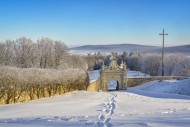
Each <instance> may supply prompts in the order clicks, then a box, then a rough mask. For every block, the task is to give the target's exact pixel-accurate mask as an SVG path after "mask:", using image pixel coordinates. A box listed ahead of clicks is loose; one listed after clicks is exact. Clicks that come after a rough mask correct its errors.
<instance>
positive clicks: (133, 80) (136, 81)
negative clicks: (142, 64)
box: [127, 76, 180, 87]
mask: <svg viewBox="0 0 190 127" xmlns="http://www.w3.org/2000/svg"><path fill="white" fill-rule="evenodd" d="M178 78H180V77H176V76H173V77H172V76H167V77H162V76H154V77H138V78H132V77H131V78H130V77H128V78H127V87H133V86H136V85H140V84H143V83H146V82H150V81H155V80H173V79H178Z"/></svg>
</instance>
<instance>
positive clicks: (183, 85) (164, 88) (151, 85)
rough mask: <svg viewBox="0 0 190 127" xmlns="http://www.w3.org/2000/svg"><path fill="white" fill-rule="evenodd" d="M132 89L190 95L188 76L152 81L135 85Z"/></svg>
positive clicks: (189, 79)
mask: <svg viewBox="0 0 190 127" xmlns="http://www.w3.org/2000/svg"><path fill="white" fill-rule="evenodd" d="M133 89H139V90H145V91H151V92H157V93H173V94H182V95H189V96H190V78H188V79H183V80H168V81H167V80H166V81H162V82H159V81H152V82H148V83H144V84H142V85H139V86H136V87H134V88H133Z"/></svg>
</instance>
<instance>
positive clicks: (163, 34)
mask: <svg viewBox="0 0 190 127" xmlns="http://www.w3.org/2000/svg"><path fill="white" fill-rule="evenodd" d="M159 35H162V36H163V45H162V76H164V36H165V35H168V34H166V33H164V29H163V33H161V34H159Z"/></svg>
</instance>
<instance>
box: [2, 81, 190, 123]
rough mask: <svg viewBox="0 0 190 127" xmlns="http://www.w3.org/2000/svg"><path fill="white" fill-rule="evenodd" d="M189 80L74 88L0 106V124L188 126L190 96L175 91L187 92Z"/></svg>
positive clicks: (189, 120)
mask: <svg viewBox="0 0 190 127" xmlns="http://www.w3.org/2000/svg"><path fill="white" fill-rule="evenodd" d="M189 81H190V79H184V80H177V81H163V82H158V81H155V82H150V83H146V84H143V85H140V86H137V87H134V88H129V89H128V90H124V91H114V92H87V91H74V92H71V93H66V94H64V95H60V96H55V97H51V98H46V99H40V100H34V101H30V102H27V103H18V104H11V105H1V106H0V127H112V126H113V127H114V126H117V127H189V125H190V96H185V95H179V94H172V93H176V92H175V91H176V90H179V91H178V92H181V90H183V91H184V89H185V90H186V91H188V90H187V89H189V87H187V86H189V83H190V82H189ZM183 86H186V87H183ZM163 92H167V93H163ZM186 93H188V92H186Z"/></svg>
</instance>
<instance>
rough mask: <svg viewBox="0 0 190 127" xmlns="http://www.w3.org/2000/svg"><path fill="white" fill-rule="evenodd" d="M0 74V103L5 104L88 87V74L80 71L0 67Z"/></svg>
mask: <svg viewBox="0 0 190 127" xmlns="http://www.w3.org/2000/svg"><path fill="white" fill-rule="evenodd" d="M0 72H1V73H0V103H6V104H8V103H16V102H19V101H26V100H33V99H39V98H42V97H47V96H48V97H50V96H53V95H56V94H62V93H65V92H69V91H73V90H86V89H87V86H88V74H87V73H86V71H85V70H82V69H69V70H56V69H36V68H29V69H26V68H25V69H20V68H15V67H0Z"/></svg>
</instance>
